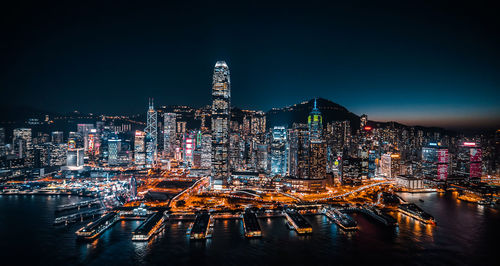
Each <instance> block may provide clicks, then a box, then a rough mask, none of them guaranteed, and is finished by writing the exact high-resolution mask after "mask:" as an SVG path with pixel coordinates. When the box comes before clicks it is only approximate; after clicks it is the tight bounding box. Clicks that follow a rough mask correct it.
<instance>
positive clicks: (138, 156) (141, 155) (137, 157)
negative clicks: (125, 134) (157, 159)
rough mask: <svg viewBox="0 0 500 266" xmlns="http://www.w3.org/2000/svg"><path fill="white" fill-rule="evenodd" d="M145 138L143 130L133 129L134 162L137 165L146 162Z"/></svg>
mask: <svg viewBox="0 0 500 266" xmlns="http://www.w3.org/2000/svg"><path fill="white" fill-rule="evenodd" d="M145 139H146V134H145V133H144V132H142V131H140V130H136V131H135V139H134V162H135V164H137V165H144V164H145V163H146V150H145V148H144V146H145Z"/></svg>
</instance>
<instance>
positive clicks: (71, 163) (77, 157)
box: [66, 144, 84, 167]
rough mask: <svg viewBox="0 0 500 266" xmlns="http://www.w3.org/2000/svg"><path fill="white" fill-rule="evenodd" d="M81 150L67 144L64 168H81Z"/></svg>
mask: <svg viewBox="0 0 500 266" xmlns="http://www.w3.org/2000/svg"><path fill="white" fill-rule="evenodd" d="M83 152H84V151H83V148H76V147H75V146H74V145H72V144H68V153H67V158H66V166H68V167H81V166H83V164H84V161H83Z"/></svg>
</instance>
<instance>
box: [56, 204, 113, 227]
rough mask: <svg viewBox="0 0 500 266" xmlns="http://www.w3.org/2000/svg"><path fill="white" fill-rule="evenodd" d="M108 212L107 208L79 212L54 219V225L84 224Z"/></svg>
mask: <svg viewBox="0 0 500 266" xmlns="http://www.w3.org/2000/svg"><path fill="white" fill-rule="evenodd" d="M105 212H106V209H105V208H100V209H94V210H88V211H83V212H78V213H74V214H70V215H65V216H60V217H57V218H56V219H54V225H61V224H64V225H68V224H70V223H76V222H83V220H85V219H88V218H91V217H96V216H99V215H102V214H104V213H105Z"/></svg>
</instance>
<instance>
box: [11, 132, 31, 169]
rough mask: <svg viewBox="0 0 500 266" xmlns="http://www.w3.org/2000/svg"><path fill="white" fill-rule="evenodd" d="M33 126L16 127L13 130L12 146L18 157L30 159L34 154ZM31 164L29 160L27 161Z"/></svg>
mask: <svg viewBox="0 0 500 266" xmlns="http://www.w3.org/2000/svg"><path fill="white" fill-rule="evenodd" d="M31 137H32V136H31V128H16V129H14V132H13V139H12V148H13V151H14V155H16V157H17V158H26V160H27V162H28V161H29V160H30V158H31V156H32V154H31V152H32V150H33V147H32V138H31ZM27 164H29V162H28V163H27Z"/></svg>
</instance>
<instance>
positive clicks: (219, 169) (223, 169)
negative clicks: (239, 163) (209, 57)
mask: <svg viewBox="0 0 500 266" xmlns="http://www.w3.org/2000/svg"><path fill="white" fill-rule="evenodd" d="M230 112H231V80H230V74H229V67H228V66H227V64H226V62H224V61H217V63H216V64H215V68H214V73H213V81H212V179H211V185H212V187H213V188H214V189H220V188H222V186H223V185H225V184H226V182H227V179H228V178H229V175H230V174H229V156H228V155H229V154H228V153H229V121H230V119H231V113H230Z"/></svg>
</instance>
